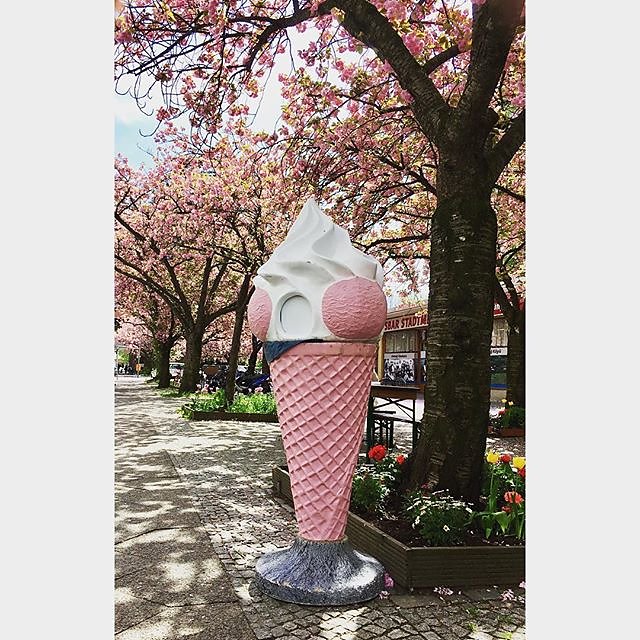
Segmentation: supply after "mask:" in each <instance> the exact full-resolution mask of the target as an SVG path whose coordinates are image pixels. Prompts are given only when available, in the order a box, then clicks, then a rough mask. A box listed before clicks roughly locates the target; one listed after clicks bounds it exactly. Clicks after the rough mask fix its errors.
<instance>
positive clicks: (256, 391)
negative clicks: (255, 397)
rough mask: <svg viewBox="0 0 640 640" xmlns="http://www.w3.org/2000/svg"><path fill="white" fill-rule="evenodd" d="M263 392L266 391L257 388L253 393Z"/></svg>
mask: <svg viewBox="0 0 640 640" xmlns="http://www.w3.org/2000/svg"><path fill="white" fill-rule="evenodd" d="M263 391H264V389H263V388H262V387H256V388H255V389H254V390H253V393H262V392H263Z"/></svg>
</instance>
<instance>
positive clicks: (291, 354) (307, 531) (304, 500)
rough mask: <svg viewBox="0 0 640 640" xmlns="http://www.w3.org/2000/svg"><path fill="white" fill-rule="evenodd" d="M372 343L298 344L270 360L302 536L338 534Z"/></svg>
mask: <svg viewBox="0 0 640 640" xmlns="http://www.w3.org/2000/svg"><path fill="white" fill-rule="evenodd" d="M375 352H376V345H375V344H365V343H335V342H328V343H303V344H299V345H297V346H295V347H294V348H292V349H290V350H289V351H287V352H285V353H284V354H282V355H281V356H280V357H279V358H277V359H276V360H274V361H273V362H272V363H271V378H272V381H273V388H274V391H275V394H276V400H277V405H278V416H279V419H280V427H281V429H282V441H283V444H284V449H285V454H286V457H287V464H288V467H289V475H290V477H291V492H292V494H293V502H294V506H295V512H296V519H297V521H298V530H299V533H300V535H301V536H302V537H303V538H306V539H307V540H340V539H341V538H342V537H343V536H344V531H345V527H346V523H347V511H348V509H349V498H350V496H351V481H352V478H353V472H354V469H355V466H356V462H357V459H358V450H359V448H360V443H361V441H362V432H363V428H364V419H365V414H366V411H367V401H368V398H369V392H370V389H371V370H372V368H373V365H374V361H375Z"/></svg>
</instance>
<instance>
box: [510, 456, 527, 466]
mask: <svg viewBox="0 0 640 640" xmlns="http://www.w3.org/2000/svg"><path fill="white" fill-rule="evenodd" d="M512 462H513V466H514V467H515V468H516V469H522V467H524V466H525V465H526V462H525V459H524V457H523V456H516V457H515V458H514V459H513V460H512Z"/></svg>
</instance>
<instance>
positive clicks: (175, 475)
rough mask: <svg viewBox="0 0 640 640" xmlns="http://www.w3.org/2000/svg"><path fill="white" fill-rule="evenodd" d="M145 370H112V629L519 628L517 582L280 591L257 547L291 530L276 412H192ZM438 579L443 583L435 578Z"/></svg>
mask: <svg viewBox="0 0 640 640" xmlns="http://www.w3.org/2000/svg"><path fill="white" fill-rule="evenodd" d="M181 402H182V401H181V400H180V399H174V398H162V397H160V396H159V395H158V393H157V391H154V390H153V388H152V387H151V386H150V385H149V384H146V383H145V382H144V379H142V378H123V377H121V378H120V379H119V380H118V382H117V383H116V452H115V453H116V637H117V638H118V639H120V640H124V639H126V640H133V639H136V640H138V639H140V640H143V639H144V640H146V639H147V638H149V639H152V640H173V639H176V638H187V637H188V638H190V639H196V638H197V639H198V640H235V639H236V638H242V639H244V638H257V639H258V640H276V639H282V640H304V639H310V640H316V639H317V640H369V639H376V638H389V639H393V640H395V639H404V638H407V639H411V638H422V639H425V640H461V639H469V640H493V639H495V640H498V639H500V640H509V639H510V640H523V639H524V638H525V627H524V616H525V614H524V603H523V601H522V600H523V599H524V597H523V596H524V591H523V589H520V588H518V587H517V586H515V585H514V586H513V587H512V591H513V593H514V594H515V596H516V597H515V598H514V599H510V600H506V601H505V600H503V599H502V598H501V594H502V593H503V592H504V591H506V588H492V587H488V588H486V589H484V588H483V589H470V590H466V591H464V592H462V593H453V594H451V595H446V596H442V597H440V596H438V595H436V594H435V593H432V592H426V593H421V594H417V593H414V594H408V593H401V592H400V591H399V590H398V589H397V588H396V589H393V590H392V591H391V596H390V597H389V598H387V599H377V600H374V601H371V602H368V603H364V604H361V605H350V606H343V607H303V606H300V605H294V604H289V603H283V602H278V601H276V600H272V599H271V598H269V597H267V596H264V595H262V594H261V593H259V592H258V591H257V590H256V589H255V587H254V585H253V575H254V567H255V562H256V559H257V558H258V557H259V556H260V555H262V554H263V553H264V552H266V551H269V550H272V549H275V548H276V547H283V546H286V545H288V544H290V543H291V542H292V540H293V538H294V537H295V532H296V527H295V519H294V516H293V513H292V510H291V508H290V507H287V506H286V505H284V504H283V503H281V502H279V501H277V500H275V499H274V498H273V497H272V496H271V494H270V487H271V481H270V477H271V468H272V467H273V465H274V464H281V463H283V462H284V452H283V450H282V445H281V440H280V432H279V427H278V425H277V424H269V423H239V422H233V421H229V422H189V421H186V420H183V419H182V418H180V417H179V416H178V414H177V413H176V409H177V408H178V406H179V405H180V404H181ZM443 586H445V585H443Z"/></svg>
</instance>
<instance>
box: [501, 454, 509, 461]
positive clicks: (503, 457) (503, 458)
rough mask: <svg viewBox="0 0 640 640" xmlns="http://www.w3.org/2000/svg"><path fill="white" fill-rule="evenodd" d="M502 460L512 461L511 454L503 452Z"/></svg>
mask: <svg viewBox="0 0 640 640" xmlns="http://www.w3.org/2000/svg"><path fill="white" fill-rule="evenodd" d="M500 462H511V456H510V455H509V454H508V453H503V454H502V455H501V456H500Z"/></svg>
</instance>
